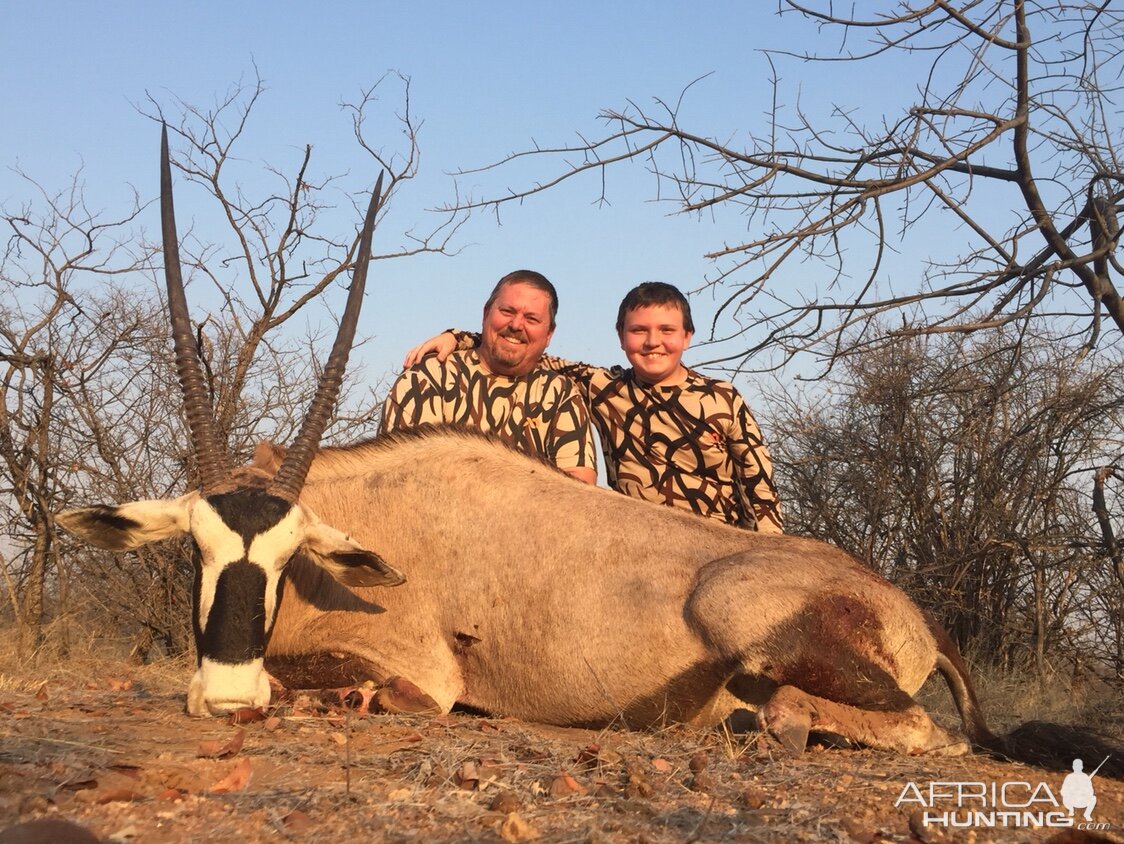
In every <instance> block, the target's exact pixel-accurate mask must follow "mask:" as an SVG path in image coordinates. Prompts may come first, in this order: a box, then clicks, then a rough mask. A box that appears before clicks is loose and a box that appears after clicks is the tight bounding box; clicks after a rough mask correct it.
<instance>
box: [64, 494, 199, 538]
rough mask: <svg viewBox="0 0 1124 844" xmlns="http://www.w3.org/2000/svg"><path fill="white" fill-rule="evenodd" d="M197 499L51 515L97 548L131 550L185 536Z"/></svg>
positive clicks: (135, 502)
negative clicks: (193, 503) (159, 540)
mask: <svg viewBox="0 0 1124 844" xmlns="http://www.w3.org/2000/svg"><path fill="white" fill-rule="evenodd" d="M197 497H198V493H194V492H193V493H188V494H187V495H183V496H180V497H179V498H162V499H155V500H151V501H132V502H130V503H128V504H120V505H115V506H112V507H108V506H102V507H82V508H79V509H77V510H64V511H63V512H62V513H59V514H58V515H57V516H55V521H57V522H58V523H59V524H60V525H62V526H63V527H64V528H66V529H67V530H68V531H70V532H71V533H73V534H76V535H77V536H80V537H82V539H84V540H86V542H89V543H90V544H91V545H94V546H96V547H98V548H105V549H106V550H108V551H131V550H132V549H134V548H139V547H140V546H142V545H147V544H148V543H149V542H155V541H157V540H158V539H167V538H168V537H169V536H178V535H179V534H181V533H186V532H187V529H188V524H189V520H190V517H191V504H192V501H193V500H194V499H195V498H197Z"/></svg>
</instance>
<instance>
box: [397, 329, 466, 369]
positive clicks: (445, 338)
mask: <svg viewBox="0 0 1124 844" xmlns="http://www.w3.org/2000/svg"><path fill="white" fill-rule="evenodd" d="M456 348H457V338H456V337H454V336H453V334H452V333H450V332H448V331H442V332H441V333H440V334H438V335H437V336H436V337H430V338H429V339H428V340H426V341H425V342H424V343H419V344H418V345H416V346H414V348H412V349H410V351H408V352H406V358H405V360H403V361H402V368H403V369H409V368H410V367H411V366H414V365H415V364H419V363H421V362H422V359H423V358H424V357H425V356H426V355H428V354H430V353H434V352H435V353H436V354H437V360H439V361H441V362H442V363H443V362H444V361H445V358H447V357H448V356H449V355H451V354H452V353H453V352H454V351H456Z"/></svg>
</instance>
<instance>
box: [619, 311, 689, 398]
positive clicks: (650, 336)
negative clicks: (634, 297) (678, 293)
mask: <svg viewBox="0 0 1124 844" xmlns="http://www.w3.org/2000/svg"><path fill="white" fill-rule="evenodd" d="M692 336H693V335H692V333H691V332H690V331H688V330H687V329H685V328H684V327H683V312H682V311H681V310H679V308H678V307H677V306H675V305H649V306H647V307H643V308H636V309H635V310H632V311H628V312H627V313H626V314H625V315H624V326H623V327H622V328H621V331H620V334H619V337H620V340H621V348H622V349H623V350H624V353H625V356H626V357H627V358H628V362H629V363H631V364H632V368H633V370H634V371H635V372H636V375H637V377H638V378H639V379H640V380H641V381H644V382H645V383H647V384H675V383H678V382H679V381H681V380H682V379H683V378H684V376H686V374H687V370H686V368H685V367H684V366H683V364H682V363H681V362H680V360H681V359H682V357H683V351H684V350H685V349H686V348H687V347H688V346H689V345H690V344H691V337H692Z"/></svg>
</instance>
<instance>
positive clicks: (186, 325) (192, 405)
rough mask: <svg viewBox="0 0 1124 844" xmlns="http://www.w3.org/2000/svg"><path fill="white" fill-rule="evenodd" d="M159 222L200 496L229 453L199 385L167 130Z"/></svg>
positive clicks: (219, 475)
mask: <svg viewBox="0 0 1124 844" xmlns="http://www.w3.org/2000/svg"><path fill="white" fill-rule="evenodd" d="M160 153H161V160H160V222H161V228H162V231H163V236H164V279H165V281H166V282H167V286H168V316H169V317H171V320H172V344H173V346H174V347H175V353H176V373H177V374H178V375H179V379H180V387H181V388H182V389H183V407H184V413H185V414H186V416H187V427H188V431H189V432H190V434H191V443H192V446H193V447H194V449H195V458H196V460H197V461H198V464H199V478H200V481H201V483H202V488H203V492H204V494H206V493H207V492H209V491H211V490H213V489H214V488H215V487H216V486H218V485H219V483H221V482H222V481H223V479H224V478H225V477H226V472H227V469H228V468H229V464H228V458H227V450H226V447H225V445H224V444H223V443H222V442H221V441H220V439H219V436H218V431H217V430H216V425H215V416H214V411H213V410H212V409H211V398H210V395H209V393H208V392H207V385H206V383H205V382H204V380H203V368H202V366H201V365H200V362H199V351H198V349H197V347H196V345H195V335H194V334H193V333H192V330H191V318H190V317H189V316H188V312H187V297H186V296H185V295H184V292H183V274H182V271H181V269H180V248H179V240H178V238H177V237H176V215H175V211H174V209H173V207H172V164H171V160H170V158H169V156H168V127H167V126H166V125H165V126H164V127H163V129H162V131H161V135H160Z"/></svg>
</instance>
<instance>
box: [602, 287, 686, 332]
mask: <svg viewBox="0 0 1124 844" xmlns="http://www.w3.org/2000/svg"><path fill="white" fill-rule="evenodd" d="M652 305H674V306H675V307H677V308H679V310H680V311H681V312H682V314H683V327H684V328H685V329H686V330H687V331H689V332H690V333H692V334H694V333H695V321H694V320H693V319H691V305H690V303H689V302H688V301H687V297H686V296H684V295H683V294H682V293H680V292H679V288H677V287H675V286H673V285H670V284H665V283H664V282H662V281H646V282H644V283H643V284H638V285H636V286H635V287H634V288H632V289H631V290H630V291H628V293H626V294H625V297H624V299H622V300H621V306H620V308H619V309H618V310H617V333H618V334H619V333H620V332H622V331H624V318H625V314H627V313H628V312H629V311H635V310H636V309H637V308H648V307H651V306H652Z"/></svg>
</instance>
